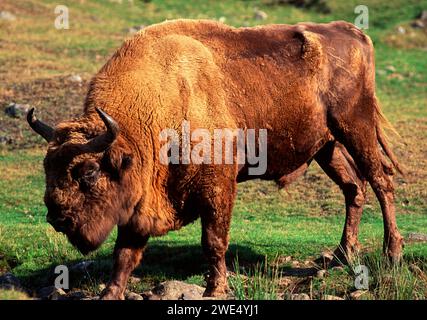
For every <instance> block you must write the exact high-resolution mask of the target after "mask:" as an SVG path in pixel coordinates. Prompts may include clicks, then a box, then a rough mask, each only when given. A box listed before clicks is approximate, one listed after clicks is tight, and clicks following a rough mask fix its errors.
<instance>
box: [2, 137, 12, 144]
mask: <svg viewBox="0 0 427 320" xmlns="http://www.w3.org/2000/svg"><path fill="white" fill-rule="evenodd" d="M12 143H13V138H11V137H7V136H0V144H3V145H5V144H12Z"/></svg>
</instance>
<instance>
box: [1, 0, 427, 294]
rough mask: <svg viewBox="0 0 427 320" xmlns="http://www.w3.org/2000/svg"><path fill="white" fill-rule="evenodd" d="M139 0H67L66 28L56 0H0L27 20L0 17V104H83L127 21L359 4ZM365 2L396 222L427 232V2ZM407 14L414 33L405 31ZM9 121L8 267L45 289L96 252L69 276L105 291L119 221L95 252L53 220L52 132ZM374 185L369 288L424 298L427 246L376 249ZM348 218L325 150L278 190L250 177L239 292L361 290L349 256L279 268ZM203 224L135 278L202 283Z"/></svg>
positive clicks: (161, 241) (67, 110) (62, 110)
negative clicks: (296, 269) (304, 268)
mask: <svg viewBox="0 0 427 320" xmlns="http://www.w3.org/2000/svg"><path fill="white" fill-rule="evenodd" d="M134 2H135V3H134V5H133V6H132V5H130V4H128V3H127V2H126V1H123V4H118V3H112V2H108V1H63V4H65V5H67V6H68V7H69V9H70V29H69V30H56V29H55V28H53V21H54V18H55V15H54V13H53V11H54V7H55V6H56V4H57V3H56V1H53V0H48V1H41V0H23V1H19V2H17V1H12V0H5V1H2V2H1V4H0V10H8V11H11V12H13V13H14V14H15V15H16V16H17V20H16V21H15V22H13V23H5V22H0V39H1V40H0V82H1V83H2V85H1V86H0V107H2V108H3V105H7V104H8V103H9V102H12V101H14V102H18V103H31V104H32V105H35V106H36V107H37V108H38V109H39V112H40V113H41V114H42V117H43V119H47V120H48V121H51V122H57V121H59V120H61V119H64V118H67V117H69V116H71V115H73V114H76V113H78V112H80V110H81V106H82V103H83V99H84V94H85V91H86V86H87V83H88V80H89V79H90V76H91V75H92V74H93V73H94V72H96V70H97V69H98V68H100V67H101V66H102V64H103V63H105V61H106V59H107V58H108V56H110V55H111V54H112V53H113V52H114V50H115V48H117V47H118V46H119V45H120V44H121V42H122V41H123V39H124V38H125V37H127V36H129V35H128V28H129V27H131V26H134V25H141V24H144V25H148V24H152V23H156V22H160V21H163V20H164V19H172V18H179V17H185V18H209V19H220V18H221V19H224V18H225V22H226V23H228V24H231V25H234V26H242V25H248V26H251V25H256V24H260V23H262V24H265V23H296V22H300V21H314V22H326V21H331V20H337V19H341V20H347V21H353V20H354V17H355V15H354V13H353V9H354V7H355V5H356V4H358V3H357V2H358V1H353V0H352V1H338V0H331V1H328V5H329V7H330V11H331V12H330V13H328V14H325V13H319V12H317V11H316V10H315V9H308V10H305V9H299V8H295V7H293V6H289V5H278V4H272V3H273V2H274V1H269V0H268V1H267V0H265V1H264V0H261V1H200V2H199V1H197V4H196V1H195V0H189V1H151V2H150V3H144V2H142V1H134ZM353 4H354V5H353ZM365 4H366V5H368V7H369V12H370V28H369V29H368V30H367V33H368V34H369V35H370V36H371V37H372V39H373V41H374V44H375V48H376V60H377V87H378V88H377V93H378V96H379V98H380V100H381V102H382V106H383V110H384V112H385V114H386V115H387V117H388V118H389V119H390V120H391V122H392V123H393V124H394V126H395V127H396V129H397V130H398V131H399V133H400V134H401V136H402V138H401V139H394V141H395V143H394V146H393V148H394V150H395V151H396V153H397V155H398V157H399V159H401V162H402V163H404V164H405V166H406V167H407V168H408V174H407V175H406V176H405V177H401V176H398V177H397V178H396V190H397V194H396V196H397V197H396V204H397V212H398V216H397V220H398V225H399V228H400V230H401V232H402V234H403V235H404V236H407V235H408V234H409V233H411V232H420V233H427V207H426V198H427V191H426V190H427V182H426V181H427V180H426V178H427V169H426V168H427V157H426V154H425V151H426V150H425V145H426V142H427V130H426V129H427V123H426V119H427V108H426V105H425V102H426V101H427V90H426V86H427V60H426V59H425V54H426V53H425V48H426V47H427V36H426V34H425V33H423V32H421V31H419V30H418V31H417V30H415V31H414V30H411V29H410V27H409V25H410V22H411V21H413V20H414V18H415V17H416V16H417V14H418V13H419V12H421V10H422V9H423V8H424V9H426V8H427V1H425V0H423V1H418V0H410V1H403V0H390V1H379V0H369V1H365ZM255 8H258V9H260V10H263V11H265V12H266V13H267V14H268V18H267V19H266V20H262V21H260V20H256V19H255V18H254V9H255ZM398 26H404V27H405V28H406V29H408V30H409V31H408V32H409V34H410V33H411V32H414V33H415V35H414V36H410V35H407V36H403V35H400V34H398V33H397V31H396V28H397V27H398ZM10 35H13V36H10ZM71 74H80V75H81V76H82V78H83V80H84V81H83V83H82V84H75V83H71V82H69V81H68V80H67V77H68V76H69V75H71ZM0 124H1V126H0V137H12V139H13V143H12V144H11V145H0V273H1V272H6V271H11V272H13V273H14V274H15V275H16V276H18V277H19V278H20V279H21V281H22V282H23V283H24V284H25V286H27V287H28V288H30V289H32V290H34V291H35V290H37V288H40V287H44V286H48V285H52V283H53V279H54V273H53V269H54V267H55V266H56V265H58V264H67V265H69V266H71V265H73V264H75V263H77V262H79V261H82V260H94V261H95V262H94V263H93V264H92V265H91V267H90V268H89V269H88V270H86V271H85V272H81V271H73V272H72V273H71V278H70V281H71V287H72V288H75V289H77V288H79V289H83V290H87V291H88V292H90V293H91V294H97V293H99V284H100V283H103V282H105V281H107V280H108V277H109V273H110V269H111V252H112V249H113V246H114V239H115V236H116V233H115V232H113V234H112V235H111V236H110V237H109V238H108V240H107V241H106V243H105V244H104V245H103V246H102V247H101V248H100V249H99V250H98V251H97V252H95V253H92V254H91V255H89V256H88V257H83V256H82V255H81V254H79V253H78V252H77V251H76V250H75V249H74V248H72V247H71V245H70V244H69V243H68V242H67V241H66V239H65V238H64V237H63V236H62V235H60V234H57V233H55V232H54V230H53V229H52V228H51V227H50V226H49V225H48V224H47V223H46V222H45V207H44V205H43V201H42V199H43V192H44V177H43V172H42V160H43V154H44V149H43V148H44V144H43V142H42V140H41V139H40V138H39V137H36V136H35V135H34V134H32V133H31V132H30V130H29V129H28V128H27V125H26V124H25V121H24V120H23V119H12V118H9V117H7V116H6V115H5V114H4V113H3V112H1V113H0ZM42 146H43V148H42ZM368 196H369V199H368V202H367V205H366V207H365V210H364V215H363V218H362V223H361V234H360V240H361V242H362V244H363V246H364V248H365V251H364V253H363V254H362V255H361V257H360V260H361V261H363V263H365V264H366V265H368V266H369V268H370V270H371V274H372V281H371V286H370V290H369V292H368V293H369V294H366V297H368V298H370V299H384V298H393V299H426V297H427V293H426V291H425V286H424V285H425V272H426V270H427V246H426V245H425V243H407V244H406V247H405V256H404V262H403V265H402V266H400V267H399V268H398V269H392V268H391V269H390V268H388V267H387V266H386V264H385V262H384V261H383V260H382V258H381V255H380V254H378V248H379V247H380V246H381V245H380V242H381V239H382V233H383V226H382V218H381V213H380V209H379V206H378V203H377V201H376V200H375V197H374V195H373V193H372V192H370V193H369V195H368ZM343 223H344V199H343V197H342V195H341V192H340V191H339V189H338V188H337V187H336V186H335V185H334V184H333V182H331V181H330V180H328V179H327V178H326V176H325V175H324V174H323V173H322V171H321V170H320V169H319V167H318V166H317V165H316V164H313V165H312V166H311V167H310V169H309V172H308V173H307V174H306V175H305V176H304V177H302V178H301V179H300V180H299V181H297V182H296V183H294V184H293V185H292V186H291V187H290V188H289V189H288V190H282V191H278V190H277V188H276V187H275V186H274V185H273V184H271V183H268V182H259V181H253V182H248V183H244V184H241V185H240V186H239V193H238V199H237V202H236V205H235V209H234V212H233V221H232V226H231V243H230V250H229V252H228V254H227V263H228V266H230V267H231V266H233V263H234V266H233V270H234V272H235V273H236V276H234V277H231V278H230V286H231V287H233V288H234V290H235V294H236V296H237V298H240V299H253V298H268V299H276V298H283V297H287V296H286V293H289V294H292V293H300V292H305V293H308V294H309V295H311V296H312V297H313V298H317V299H322V298H324V297H325V296H326V295H327V294H331V295H340V296H345V297H349V293H350V292H351V291H352V290H354V287H353V286H354V275H352V273H351V272H350V271H351V270H350V269H349V268H346V269H344V271H342V270H332V271H330V272H329V273H328V275H327V276H326V277H325V278H324V279H323V278H322V279H318V278H316V277H291V278H290V279H288V278H287V277H286V276H283V274H282V271H283V269H286V268H288V267H290V266H289V263H290V262H289V261H288V262H286V263H285V264H283V265H277V263H276V262H275V261H281V260H283V259H282V258H283V257H288V256H291V257H292V259H291V260H293V261H295V260H298V261H300V262H303V261H305V260H310V259H313V258H315V257H317V256H318V255H319V254H320V253H321V252H322V251H325V250H327V249H334V248H335V247H336V245H337V244H338V243H339V240H340V236H341V231H342V227H343ZM200 237H201V231H200V223H199V222H196V223H194V224H192V225H189V226H187V227H185V228H183V229H182V230H180V231H177V232H171V233H169V234H168V235H167V236H164V237H161V238H156V239H152V240H150V243H149V249H148V250H147V253H146V255H145V258H144V263H143V264H142V265H141V266H140V267H139V268H138V269H137V270H136V271H135V274H136V275H138V276H141V277H142V281H141V282H140V283H138V284H135V285H132V286H133V287H132V290H135V291H142V290H145V289H149V288H151V287H152V286H153V285H155V284H157V283H158V282H160V281H164V280H170V279H178V280H184V281H186V282H189V283H195V284H203V274H204V272H205V271H206V270H207V268H206V264H205V260H204V258H203V255H202V250H201V248H200V245H199V243H200ZM237 257H238V260H237V261H238V265H236V262H237V261H236V259H237ZM266 261H267V262H266ZM414 266H415V267H414ZM279 271H280V272H279ZM239 279H240V280H239ZM390 279H391V280H390ZM423 279H424V280H423ZM288 280H289V281H288ZM285 283H287V285H285ZM8 294H9V293H7V294H6V293H4V292H0V298H9V295H8Z"/></svg>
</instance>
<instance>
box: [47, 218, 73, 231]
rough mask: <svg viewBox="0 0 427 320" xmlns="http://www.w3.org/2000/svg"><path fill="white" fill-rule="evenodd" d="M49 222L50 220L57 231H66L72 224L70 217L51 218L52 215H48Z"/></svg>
mask: <svg viewBox="0 0 427 320" xmlns="http://www.w3.org/2000/svg"><path fill="white" fill-rule="evenodd" d="M46 220H47V222H49V223H50V224H51V225H52V227H53V228H54V229H55V231H57V232H64V231H66V230H67V229H68V228H69V227H70V226H71V219H70V218H56V219H54V218H51V217H50V216H47V217H46Z"/></svg>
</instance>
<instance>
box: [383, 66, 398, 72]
mask: <svg viewBox="0 0 427 320" xmlns="http://www.w3.org/2000/svg"><path fill="white" fill-rule="evenodd" d="M385 69H386V70H387V71H389V72H396V68H395V67H394V66H392V65H388V66H387V67H385Z"/></svg>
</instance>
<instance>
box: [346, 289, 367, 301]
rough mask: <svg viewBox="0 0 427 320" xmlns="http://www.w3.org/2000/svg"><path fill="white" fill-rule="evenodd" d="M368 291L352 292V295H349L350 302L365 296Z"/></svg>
mask: <svg viewBox="0 0 427 320" xmlns="http://www.w3.org/2000/svg"><path fill="white" fill-rule="evenodd" d="M367 292H368V291H367V290H356V291H353V292H352V293H350V298H351V299H352V300H360V298H361V297H362V296H363V295H364V294H366V293H367Z"/></svg>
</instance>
